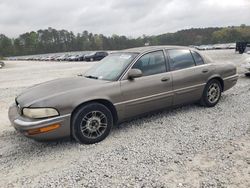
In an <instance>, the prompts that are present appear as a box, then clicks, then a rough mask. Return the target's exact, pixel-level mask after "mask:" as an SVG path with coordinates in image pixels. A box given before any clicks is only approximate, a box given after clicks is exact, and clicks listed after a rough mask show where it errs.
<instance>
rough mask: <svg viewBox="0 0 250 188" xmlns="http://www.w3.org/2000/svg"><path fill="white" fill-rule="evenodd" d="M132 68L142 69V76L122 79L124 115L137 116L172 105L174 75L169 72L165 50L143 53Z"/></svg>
mask: <svg viewBox="0 0 250 188" xmlns="http://www.w3.org/2000/svg"><path fill="white" fill-rule="evenodd" d="M132 69H140V70H141V71H142V74H143V75H142V77H139V78H135V79H133V80H130V79H127V78H126V76H125V79H124V80H122V81H121V91H122V95H123V98H124V101H123V102H122V103H123V105H124V107H125V112H124V113H125V114H124V117H131V116H136V115H139V114H143V113H146V112H150V111H154V110H158V109H161V108H165V107H168V106H171V105H172V101H173V93H172V75H171V72H167V66H166V60H165V55H164V52H163V51H161V50H160V51H155V52H150V53H147V54H145V55H143V56H142V57H141V58H140V59H139V60H138V61H137V62H136V63H135V64H134V65H133V66H132Z"/></svg>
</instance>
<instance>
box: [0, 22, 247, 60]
mask: <svg viewBox="0 0 250 188" xmlns="http://www.w3.org/2000/svg"><path fill="white" fill-rule="evenodd" d="M236 41H250V26H246V25H244V24H242V25H241V26H239V27H235V26H231V27H225V28H221V27H216V28H192V29H186V30H181V31H177V32H175V33H166V34H162V35H155V36H146V35H143V36H141V37H137V38H130V37H126V36H119V35H112V36H104V35H103V34H93V33H90V32H88V31H83V32H82V33H77V34H74V33H73V32H72V31H67V30H56V29H53V28H48V29H44V30H38V31H36V32H35V31H31V32H27V33H24V34H21V35H20V36H19V37H17V38H8V37H7V36H5V35H3V34H0V56H3V57H7V56H18V55H32V54H43V53H55V52H67V51H85V50H120V49H126V48H132V47H139V46H144V45H185V46H186V45H201V44H216V43H231V42H236Z"/></svg>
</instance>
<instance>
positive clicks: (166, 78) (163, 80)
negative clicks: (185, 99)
mask: <svg viewBox="0 0 250 188" xmlns="http://www.w3.org/2000/svg"><path fill="white" fill-rule="evenodd" d="M168 80H170V78H168V77H163V78H162V79H161V81H162V82H167V81H168Z"/></svg>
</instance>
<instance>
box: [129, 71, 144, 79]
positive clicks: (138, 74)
mask: <svg viewBox="0 0 250 188" xmlns="http://www.w3.org/2000/svg"><path fill="white" fill-rule="evenodd" d="M141 76H142V71H141V70H140V69H130V70H129V71H128V79H129V80H133V79H135V78H139V77H141Z"/></svg>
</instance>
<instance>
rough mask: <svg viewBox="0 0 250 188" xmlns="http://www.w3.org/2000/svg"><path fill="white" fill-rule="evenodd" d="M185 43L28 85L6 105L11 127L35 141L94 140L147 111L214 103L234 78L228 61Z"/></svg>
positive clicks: (134, 52) (116, 56)
mask: <svg viewBox="0 0 250 188" xmlns="http://www.w3.org/2000/svg"><path fill="white" fill-rule="evenodd" d="M212 62H213V61H212V60H210V59H209V58H207V57H206V56H204V55H202V54H200V53H199V52H198V51H196V50H195V49H192V48H187V47H178V46H155V47H141V48H134V49H128V50H123V51H119V52H115V53H112V54H110V55H109V56H107V57H106V58H104V59H103V60H102V61H100V62H99V63H97V64H95V65H94V66H93V67H92V68H90V69H89V70H88V71H87V72H86V73H85V74H83V75H82V76H79V77H74V78H64V79H57V80H53V81H49V82H45V83H43V84H40V85H36V86H33V87H31V88H28V89H27V90H26V91H24V92H23V93H21V94H20V95H18V96H17V97H16V99H15V103H14V104H13V105H12V106H11V107H10V109H9V119H10V121H11V123H12V125H13V126H14V127H15V129H16V130H18V131H19V132H21V133H22V134H24V135H25V136H27V137H30V138H33V139H35V140H52V139H58V138H63V137H73V138H75V139H76V140H77V141H78V142H80V143H84V144H93V143H96V142H100V141H102V140H103V139H105V138H106V137H107V136H108V135H109V133H110V131H111V129H112V127H113V126H114V125H117V124H119V123H121V122H124V121H126V120H128V119H131V118H133V117H137V116H139V115H143V114H145V113H149V112H152V111H158V110H161V109H165V108H170V107H174V106H179V105H183V104H188V103H197V102H199V103H200V104H201V105H203V106H205V107H213V106H215V105H216V104H217V103H218V102H219V100H220V97H221V94H222V92H224V91H226V90H228V89H230V88H231V87H233V86H234V85H235V84H236V82H237V79H238V75H237V73H236V67H235V66H234V65H233V64H230V63H227V64H214V63H212Z"/></svg>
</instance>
